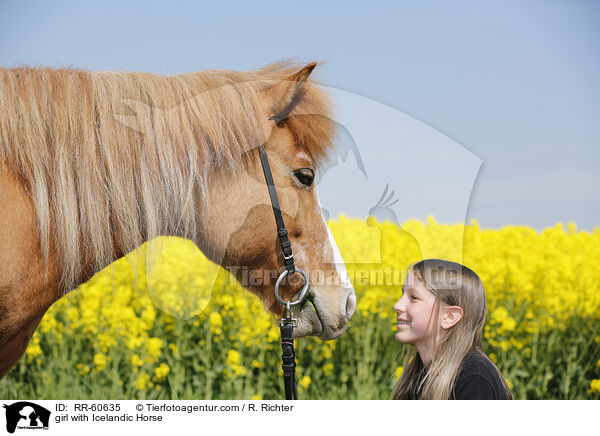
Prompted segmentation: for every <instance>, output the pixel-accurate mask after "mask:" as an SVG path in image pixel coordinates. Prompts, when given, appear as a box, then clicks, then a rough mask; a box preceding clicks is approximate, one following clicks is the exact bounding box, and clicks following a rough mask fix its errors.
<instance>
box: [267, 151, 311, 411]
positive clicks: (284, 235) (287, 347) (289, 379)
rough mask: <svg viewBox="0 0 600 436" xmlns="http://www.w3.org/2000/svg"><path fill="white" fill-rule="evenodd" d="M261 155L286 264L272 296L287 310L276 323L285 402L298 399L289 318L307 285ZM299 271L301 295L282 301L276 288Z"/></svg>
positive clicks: (293, 323)
mask: <svg viewBox="0 0 600 436" xmlns="http://www.w3.org/2000/svg"><path fill="white" fill-rule="evenodd" d="M258 151H259V153H260V161H261V163H262V167H263V172H264V173H265V180H266V181H267V187H268V188H269V196H270V197H271V205H272V206H273V213H274V214H275V222H276V223H277V235H279V241H280V242H281V250H282V254H283V262H284V263H285V270H284V271H283V272H282V273H281V275H280V276H279V278H278V279H277V282H276V283H275V297H276V298H277V301H279V303H281V304H283V305H284V306H285V307H286V316H285V318H281V319H280V320H279V323H278V324H279V328H280V330H281V350H282V352H283V353H282V355H281V358H282V360H283V363H282V365H281V368H282V369H283V384H284V387H285V399H286V400H297V399H298V391H297V389H296V359H295V356H296V355H295V353H294V336H293V329H294V327H295V326H297V325H298V322H297V320H296V319H295V318H292V310H291V306H295V305H298V304H300V303H302V300H304V298H305V297H306V294H307V292H308V288H309V286H310V282H309V280H308V276H307V275H306V273H305V272H304V271H302V270H301V269H300V268H296V266H295V265H294V253H293V252H292V244H291V243H290V240H289V238H288V232H287V229H286V228H285V223H284V222H283V216H282V214H281V208H280V206H279V200H278V198H277V191H276V189H275V182H274V181H273V175H272V174H271V167H270V166H269V159H268V157H267V152H266V150H265V148H264V145H260V146H259V147H258ZM295 272H299V273H300V274H302V275H303V276H304V281H305V284H304V287H303V288H302V290H301V291H300V295H299V297H298V299H297V300H295V301H284V300H282V299H281V297H280V296H279V285H280V283H281V281H282V280H283V278H284V277H285V276H286V275H288V274H290V275H291V274H293V273H295Z"/></svg>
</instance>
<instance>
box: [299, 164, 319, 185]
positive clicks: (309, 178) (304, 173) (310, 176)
mask: <svg viewBox="0 0 600 436" xmlns="http://www.w3.org/2000/svg"><path fill="white" fill-rule="evenodd" d="M294 175H295V176H296V178H297V179H298V181H299V182H300V183H302V184H303V185H306V186H310V185H312V182H313V180H314V179H315V173H314V172H313V170H312V169H310V168H301V169H299V170H295V171H294Z"/></svg>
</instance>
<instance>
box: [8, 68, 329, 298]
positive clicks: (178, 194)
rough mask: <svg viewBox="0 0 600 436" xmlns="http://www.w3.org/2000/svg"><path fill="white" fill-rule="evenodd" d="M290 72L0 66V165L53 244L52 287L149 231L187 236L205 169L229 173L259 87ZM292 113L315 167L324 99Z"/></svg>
mask: <svg viewBox="0 0 600 436" xmlns="http://www.w3.org/2000/svg"><path fill="white" fill-rule="evenodd" d="M298 68H299V67H297V65H294V64H292V63H289V62H280V63H276V64H271V65H268V66H266V67H264V68H262V69H260V70H258V71H252V72H236V71H203V72H194V73H189V74H182V75H175V76H168V77H163V76H159V75H155V74H150V73H140V72H86V71H79V70H71V69H49V68H40V69H37V68H15V69H0V165H7V166H8V167H9V168H10V169H12V171H13V172H14V173H15V174H16V175H17V176H18V177H19V178H20V180H21V181H22V183H23V185H24V187H25V188H26V189H27V192H28V193H29V194H30V195H31V198H32V202H33V206H34V209H35V213H36V217H37V221H36V224H37V231H38V236H39V238H40V245H41V249H42V254H43V257H44V261H45V262H47V261H48V257H49V253H50V252H51V249H53V250H55V253H56V255H57V257H58V261H59V262H60V266H61V269H62V283H61V290H62V291H63V292H68V291H69V290H71V289H72V288H73V287H74V286H75V285H76V284H77V283H79V280H80V279H81V277H82V276H83V274H84V271H83V268H84V266H85V265H88V267H89V266H90V265H91V266H92V267H93V270H94V272H96V271H98V270H99V269H101V268H102V267H103V266H105V265H108V264H109V263H111V262H112V261H114V260H115V259H117V258H118V257H119V256H121V255H123V254H124V253H127V252H128V251H131V250H133V249H135V248H136V247H138V246H139V245H141V244H142V243H143V242H144V241H147V240H150V239H152V238H154V237H156V236H159V235H178V236H182V237H185V238H189V239H192V240H197V238H198V236H199V235H198V232H199V229H198V225H197V224H198V223H197V211H198V208H200V207H204V205H205V196H206V192H207V174H208V173H209V171H210V170H214V169H215V168H218V167H223V166H225V167H230V168H237V167H238V166H239V164H240V163H241V162H242V160H243V158H244V153H246V152H248V151H250V150H252V149H254V148H255V147H256V146H258V145H259V144H260V143H261V142H262V141H263V140H264V139H263V133H262V131H261V128H260V126H261V123H262V122H263V120H264V117H266V114H265V109H264V108H263V107H262V105H261V99H260V91H261V90H263V89H265V88H266V87H268V86H271V85H272V84H273V83H274V81H279V80H283V79H285V78H287V77H289V76H290V75H291V74H293V73H295V72H296V71H297V70H298ZM128 102H137V103H138V104H140V105H143V106H144V107H146V108H148V113H149V114H150V115H149V116H140V114H139V113H135V111H133V112H132V108H133V107H132V106H131V104H128ZM133 109H134V110H135V108H133ZM295 112H296V113H299V114H307V115H299V116H292V117H290V118H288V119H287V120H286V121H285V123H286V125H287V126H288V127H289V128H290V130H291V132H292V134H293V136H294V138H295V142H296V144H297V146H298V147H301V148H302V149H304V150H305V151H306V152H308V153H309V154H310V155H311V156H312V157H313V158H314V159H315V161H316V162H319V161H320V160H322V159H323V157H325V156H326V154H327V152H328V150H329V149H330V147H331V142H332V136H333V123H332V122H331V119H330V116H329V114H330V102H329V100H328V98H327V97H326V95H325V94H324V92H323V91H322V90H321V89H320V88H319V87H318V86H317V85H316V84H315V83H314V82H313V83H310V84H307V86H305V87H304V88H303V94H302V97H301V100H300V101H299V103H298V105H297V110H295ZM311 114H319V115H311ZM131 118H134V119H135V126H133V127H134V128H132V124H131V123H130V122H128V120H131Z"/></svg>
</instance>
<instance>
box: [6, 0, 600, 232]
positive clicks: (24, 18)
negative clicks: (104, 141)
mask: <svg viewBox="0 0 600 436" xmlns="http://www.w3.org/2000/svg"><path fill="white" fill-rule="evenodd" d="M122 3H124V2H116V1H104V2H60V1H59V2H52V3H50V2H41V1H39V2H28V1H23V2H16V1H15V2H2V3H0V65H2V66H4V67H12V66H18V65H48V66H61V67H65V66H67V67H69V66H72V67H77V68H83V69H91V70H117V69H121V70H140V71H152V72H157V73H163V74H174V73H180V72H188V71H194V70H203V69H215V68H218V69H240V70H243V69H254V68H258V67H260V66H262V65H264V64H266V63H269V62H272V61H275V60H279V59H285V58H296V59H299V60H302V61H306V62H310V61H313V60H316V61H326V63H325V64H324V65H321V66H320V67H319V68H318V69H317V70H316V71H315V73H316V74H317V77H318V79H320V80H321V81H322V82H323V83H324V84H325V85H327V86H328V88H329V89H330V90H331V92H332V94H333V95H334V98H335V99H336V103H337V104H338V106H340V104H342V105H344V106H343V108H342V110H341V111H340V113H341V115H340V116H341V117H343V119H344V127H345V128H346V130H347V132H348V135H349V136H347V137H345V138H343V139H342V141H354V142H355V143H356V145H357V147H358V148H359V149H360V153H361V155H362V156H363V158H364V160H365V162H366V163H367V167H368V168H369V172H368V180H366V179H365V180H364V181H363V183H362V185H361V184H360V183H358V182H357V180H358V179H359V178H360V175H359V174H357V172H356V166H355V165H354V166H352V165H350V163H349V162H348V161H347V162H346V163H344V164H341V165H340V166H339V167H336V168H333V169H331V170H330V171H329V172H328V174H326V175H325V176H324V178H323V180H322V183H321V184H320V185H319V194H320V197H321V202H322V204H323V206H324V207H325V208H327V209H328V210H330V211H331V212H332V214H333V216H335V215H336V214H337V213H339V212H346V213H347V214H350V215H355V216H360V217H363V216H364V215H365V214H366V213H367V212H368V210H369V208H370V207H372V206H374V203H376V201H377V199H378V197H379V195H380V194H381V192H382V191H383V187H384V186H385V184H386V183H389V184H390V185H391V186H392V187H393V188H394V189H395V190H396V197H397V198H399V200H400V201H399V203H397V204H396V205H395V206H394V211H395V212H396V215H397V216H398V219H399V220H401V221H402V220H404V219H405V218H409V217H411V216H414V217H417V218H420V219H423V218H424V217H425V216H427V215H428V214H429V213H433V214H434V215H435V216H436V217H438V219H439V220H441V221H448V222H456V221H462V220H464V219H466V220H468V219H470V218H477V219H478V220H479V222H480V224H481V225H482V226H484V227H500V226H502V225H505V224H525V225H530V226H533V227H535V228H538V229H542V228H544V227H547V226H551V225H554V223H556V222H557V221H562V222H567V221H574V222H576V223H577V225H578V227H579V228H583V229H592V228H593V227H595V226H600V195H599V194H600V188H599V187H600V172H599V171H598V168H599V167H600V122H599V121H600V81H599V79H598V78H599V77H600V50H599V47H598V46H599V41H600V28H599V26H598V23H599V22H600V3H598V2H593V1H589V2H586V1H571V2H567V1H563V2H556V1H543V2H542V1H502V2H476V1H473V2H466V1H458V2H452V3H450V2H444V1H439V2H430V1H424V2H395V3H379V4H376V3H369V5H368V6H367V5H366V4H363V5H355V4H353V3H351V2H347V1H346V2H340V3H325V2H310V1H304V2H298V3H289V2H259V1H255V2H245V3H240V4H238V3H233V2H229V3H228V2H219V3H218V4H217V3H216V2H215V3H214V4H212V5H201V4H199V3H196V2H177V3H175V2H168V3H167V2H164V3H161V2H153V1H133V2H128V3H127V4H122ZM369 102H370V103H369ZM366 107H372V108H373V109H372V110H369V111H366V110H365V108H366ZM399 129H403V130H402V132H400V131H399ZM359 138H360V140H359ZM352 180H354V183H355V184H356V186H352V185H350V186H349V184H350V183H351V182H352ZM359 185H360V186H359ZM361 186H362V188H364V190H365V195H364V197H360V201H358V202H357V201H352V196H351V195H349V194H348V192H350V193H355V192H359V191H360V190H361V189H362V188H361ZM344 188H346V189H344ZM367 190H368V191H369V192H368V193H367V192H366V191H367ZM471 191H472V192H471ZM373 198H374V201H372V199H373ZM357 203H360V207H358V206H357Z"/></svg>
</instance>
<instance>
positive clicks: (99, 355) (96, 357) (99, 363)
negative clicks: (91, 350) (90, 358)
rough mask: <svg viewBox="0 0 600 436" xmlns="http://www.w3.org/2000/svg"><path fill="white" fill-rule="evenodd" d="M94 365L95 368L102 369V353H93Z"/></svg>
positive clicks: (103, 360) (103, 359)
mask: <svg viewBox="0 0 600 436" xmlns="http://www.w3.org/2000/svg"><path fill="white" fill-rule="evenodd" d="M94 365H96V370H98V371H102V370H103V369H104V368H106V356H105V355H104V354H102V353H96V354H95V355H94Z"/></svg>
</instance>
